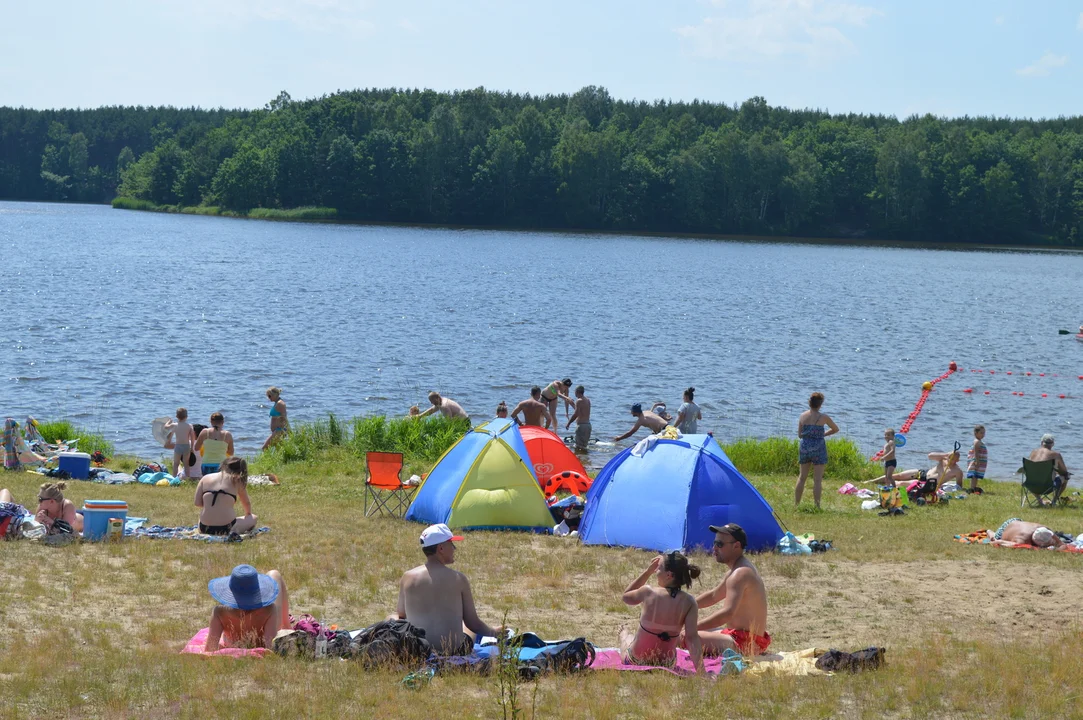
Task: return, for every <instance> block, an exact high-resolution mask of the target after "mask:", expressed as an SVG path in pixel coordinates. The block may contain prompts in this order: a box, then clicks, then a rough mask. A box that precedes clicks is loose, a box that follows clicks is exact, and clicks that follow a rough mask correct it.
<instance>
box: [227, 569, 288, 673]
mask: <svg viewBox="0 0 1083 720" xmlns="http://www.w3.org/2000/svg"><path fill="white" fill-rule="evenodd" d="M207 589H208V590H210V592H211V597H213V598H214V599H215V600H217V601H218V602H219V603H220V604H219V605H218V606H217V607H216V608H215V609H214V611H213V612H212V613H211V627H210V632H209V633H208V635H207V644H206V646H205V649H206V651H207V652H214V651H216V650H218V648H219V645H220V644H224V645H226V646H227V647H236V648H246V647H264V648H270V647H271V643H272V642H273V641H274V639H275V635H277V634H278V631H279V630H289V629H290V628H291V627H292V626H291V624H290V605H289V596H288V595H287V593H286V582H285V581H284V580H283V579H282V573H280V572H278V571H277V570H271V571H269V572H268V573H267V574H266V575H264V574H263V573H260V572H257V571H256V569H255V568H254V567H252V566H251V565H238V566H237V567H235V568H233V572H232V573H230V574H229V575H226V576H225V577H220V578H215V579H213V580H211V581H210V582H209V583H207Z"/></svg>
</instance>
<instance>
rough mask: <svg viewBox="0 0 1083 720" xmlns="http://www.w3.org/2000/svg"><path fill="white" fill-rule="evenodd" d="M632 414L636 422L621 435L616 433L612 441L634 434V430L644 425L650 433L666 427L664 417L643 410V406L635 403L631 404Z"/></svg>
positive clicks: (618, 440)
mask: <svg viewBox="0 0 1083 720" xmlns="http://www.w3.org/2000/svg"><path fill="white" fill-rule="evenodd" d="M632 415H633V416H634V417H635V419H636V424H635V425H633V426H632V429H631V430H629V431H628V432H626V433H624V434H623V435H618V436H617V437H615V438H613V442H620V441H621V440H623V439H625V438H629V437H632V436H633V435H635V432H636V430H638V429H639V428H641V427H645V428H647V429H648V430H650V431H651V432H652V433H660V432H662V431H663V430H665V429H666V421H665V419H664V418H662V417H660V416H659V415H657V414H655V413H653V412H643V406H642V405H640V404H639V403H636V404H635V405H633V406H632Z"/></svg>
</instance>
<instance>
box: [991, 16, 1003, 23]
mask: <svg viewBox="0 0 1083 720" xmlns="http://www.w3.org/2000/svg"><path fill="white" fill-rule="evenodd" d="M993 22H995V23H996V24H997V25H1003V24H1004V16H1003V15H997V16H996V17H995V18H993Z"/></svg>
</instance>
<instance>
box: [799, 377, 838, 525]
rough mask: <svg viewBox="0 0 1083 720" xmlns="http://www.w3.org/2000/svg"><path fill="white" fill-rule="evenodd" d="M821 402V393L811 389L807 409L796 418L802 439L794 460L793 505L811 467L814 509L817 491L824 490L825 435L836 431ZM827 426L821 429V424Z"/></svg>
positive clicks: (822, 397)
mask: <svg viewBox="0 0 1083 720" xmlns="http://www.w3.org/2000/svg"><path fill="white" fill-rule="evenodd" d="M823 404H824V394H823V393H820V392H814V393H812V395H811V396H810V397H809V399H808V410H806V411H805V412H803V413H801V416H800V417H799V418H797V437H799V438H801V445H800V448H799V451H798V456H797V461H798V463H799V464H800V468H801V470H800V473H799V474H798V476H797V490H796V491H795V492H794V505H800V504H801V495H802V494H804V492H805V480H807V479H808V471H809V469H811V470H812V499H813V501H814V502H815V503H816V509H817V510H818V509H819V508H820V492H821V491H822V490H823V487H822V485H823V480H824V466H825V465H827V441H826V440H825V438H828V437H830V436H832V435H834V434H835V433H837V432H838V431H839V426H838V425H836V424H835V421H834V420H832V419H831V418H829V417H828V416H827V415H824V414H823V413H822V412H820V408H821V407H822V406H823ZM825 425H826V426H827V427H828V428H830V429H829V430H826V431H825V430H824V426H825Z"/></svg>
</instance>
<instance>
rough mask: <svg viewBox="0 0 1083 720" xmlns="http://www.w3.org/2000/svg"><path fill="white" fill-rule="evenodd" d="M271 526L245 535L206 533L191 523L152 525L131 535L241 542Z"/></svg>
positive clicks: (267, 530)
mask: <svg viewBox="0 0 1083 720" xmlns="http://www.w3.org/2000/svg"><path fill="white" fill-rule="evenodd" d="M270 531H271V528H269V527H266V526H264V527H261V528H256V529H255V530H252V531H250V532H247V533H245V534H244V535H238V534H237V533H231V534H229V535H205V534H203V533H201V532H199V526H198V525H190V526H185V527H162V526H161V525H151V526H150V527H141V528H137V529H136V530H134V531H133V532H132V533H131V535H132V537H137V538H156V539H159V540H202V541H203V542H215V543H224V542H241V541H242V540H245V539H251V538H254V537H256V536H257V535H262V534H263V533H265V532H270Z"/></svg>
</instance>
